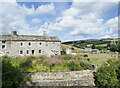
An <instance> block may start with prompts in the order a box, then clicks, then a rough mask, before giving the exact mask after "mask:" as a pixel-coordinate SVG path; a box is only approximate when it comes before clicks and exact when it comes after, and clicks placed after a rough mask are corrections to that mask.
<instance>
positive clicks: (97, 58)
mask: <svg viewBox="0 0 120 88" xmlns="http://www.w3.org/2000/svg"><path fill="white" fill-rule="evenodd" d="M79 54H80V53H79ZM84 54H87V55H88V57H85V59H84V60H87V59H88V58H89V59H90V61H89V63H92V64H96V65H99V66H100V65H102V64H103V63H105V62H106V61H107V60H108V59H112V60H114V59H115V60H118V54H111V53H99V54H90V53H81V54H80V55H84ZM81 57H83V56H81Z"/></svg>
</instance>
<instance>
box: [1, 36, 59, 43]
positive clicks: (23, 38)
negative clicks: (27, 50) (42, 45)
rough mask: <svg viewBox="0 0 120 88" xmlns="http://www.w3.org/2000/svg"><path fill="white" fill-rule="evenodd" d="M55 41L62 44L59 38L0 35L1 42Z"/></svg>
mask: <svg viewBox="0 0 120 88" xmlns="http://www.w3.org/2000/svg"><path fill="white" fill-rule="evenodd" d="M3 40H5V41H55V42H61V41H60V39H59V38H58V37H57V36H36V35H0V41H3Z"/></svg>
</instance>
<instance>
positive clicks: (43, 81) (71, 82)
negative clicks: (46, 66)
mask: <svg viewBox="0 0 120 88" xmlns="http://www.w3.org/2000/svg"><path fill="white" fill-rule="evenodd" d="M29 75H30V76H31V80H32V81H31V82H27V83H25V84H24V86H94V78H93V71H92V70H82V71H71V72H51V73H33V74H29Z"/></svg>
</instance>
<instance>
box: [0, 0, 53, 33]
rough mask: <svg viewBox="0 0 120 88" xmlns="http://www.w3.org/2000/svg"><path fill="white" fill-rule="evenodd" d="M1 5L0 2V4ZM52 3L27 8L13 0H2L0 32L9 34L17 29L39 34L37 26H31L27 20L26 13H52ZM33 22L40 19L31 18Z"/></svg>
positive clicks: (37, 21) (20, 31)
mask: <svg viewBox="0 0 120 88" xmlns="http://www.w3.org/2000/svg"><path fill="white" fill-rule="evenodd" d="M0 5H1V4H0ZM53 10H54V5H53V4H45V5H41V6H38V8H37V9H36V10H35V7H34V6H32V7H31V8H27V7H26V6H25V5H23V6H21V5H19V4H18V3H17V2H16V1H15V0H14V2H3V3H2V10H1V11H0V15H1V19H2V22H1V24H0V29H1V30H0V33H2V34H9V33H10V32H11V31H12V30H16V31H18V32H19V33H20V34H39V33H38V29H39V28H38V27H31V25H30V24H29V23H28V22H27V19H26V17H27V16H28V15H37V14H45V13H53V12H54V11H53ZM32 22H33V23H40V22H41V20H40V19H37V18H35V19H32Z"/></svg>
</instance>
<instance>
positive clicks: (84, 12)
mask: <svg viewBox="0 0 120 88" xmlns="http://www.w3.org/2000/svg"><path fill="white" fill-rule="evenodd" d="M115 5H117V4H116V2H73V3H72V6H71V7H70V8H69V9H67V10H65V11H63V12H62V17H61V19H60V20H59V21H55V22H52V23H50V24H49V25H48V30H50V31H65V30H67V31H69V32H68V34H69V36H84V37H91V36H93V35H96V36H100V35H106V34H110V33H111V34H114V33H115V32H116V31H115V30H117V17H116V18H113V19H110V20H108V21H107V22H105V23H103V22H104V19H102V18H103V16H104V14H105V12H106V11H107V10H109V9H110V8H111V7H113V6H115ZM113 31H114V32H113ZM67 36H68V35H67Z"/></svg>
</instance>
